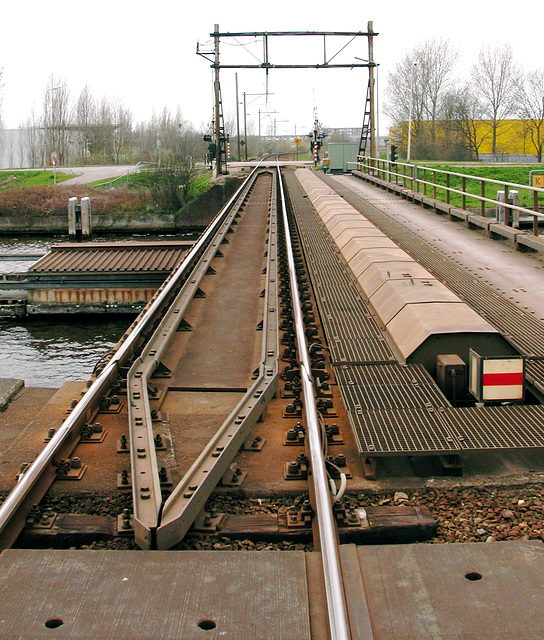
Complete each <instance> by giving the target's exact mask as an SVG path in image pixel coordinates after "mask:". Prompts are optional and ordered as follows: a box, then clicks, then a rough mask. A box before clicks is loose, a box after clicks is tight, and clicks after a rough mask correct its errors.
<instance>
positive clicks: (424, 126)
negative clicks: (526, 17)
mask: <svg viewBox="0 0 544 640" xmlns="http://www.w3.org/2000/svg"><path fill="white" fill-rule="evenodd" d="M458 62H459V53H458V51H456V49H455V48H454V47H453V45H452V44H451V42H450V41H449V40H445V39H443V38H434V39H429V40H426V41H425V42H423V43H421V44H418V45H416V46H415V47H414V48H413V49H412V50H410V51H408V52H407V53H406V54H405V56H404V57H403V58H402V59H401V60H400V61H399V62H398V63H397V65H396V66H395V69H394V70H393V71H392V72H391V73H390V74H389V76H388V82H387V87H386V101H385V105H384V110H385V112H386V113H387V115H388V116H389V117H390V118H391V119H392V120H393V122H394V123H395V124H396V125H402V127H403V128H404V129H405V130H406V132H407V128H408V122H411V123H412V130H411V141H412V144H411V157H412V158H422V159H423V158H425V159H438V158H439V159H451V160H466V159H475V160H477V159H478V157H479V154H480V152H481V148H482V145H483V143H484V142H486V141H487V142H490V143H491V149H492V153H493V155H494V156H497V155H498V154H499V153H500V152H501V149H499V146H498V142H497V141H498V133H499V131H500V129H501V126H502V125H504V124H505V122H506V121H508V120H512V119H519V120H521V121H522V123H523V126H522V129H521V130H520V132H519V133H518V134H517V135H522V136H524V139H526V140H528V141H529V146H530V147H531V151H532V152H533V154H534V155H535V156H536V157H537V160H538V162H541V161H542V152H543V147H544V69H543V68H536V69H531V70H525V69H524V68H523V67H522V66H521V65H520V64H519V63H518V62H517V61H516V59H515V56H514V52H513V50H512V47H511V46H510V45H509V44H494V45H486V46H483V47H482V48H481V49H480V52H479V55H478V60H477V61H476V62H475V63H474V64H472V65H471V68H470V73H469V74H468V77H466V78H463V77H460V76H459V75H458V73H457V68H458ZM406 137H407V136H406V135H403V136H402V139H403V141H405V139H406ZM398 142H400V141H398ZM405 151H406V149H405Z"/></svg>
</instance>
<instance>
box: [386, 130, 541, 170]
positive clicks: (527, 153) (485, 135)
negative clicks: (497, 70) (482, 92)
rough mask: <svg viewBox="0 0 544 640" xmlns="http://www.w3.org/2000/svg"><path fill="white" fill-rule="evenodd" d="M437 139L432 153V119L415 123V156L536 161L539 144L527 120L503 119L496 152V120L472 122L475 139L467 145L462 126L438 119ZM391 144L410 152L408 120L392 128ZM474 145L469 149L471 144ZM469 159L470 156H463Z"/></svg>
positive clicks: (413, 153)
mask: <svg viewBox="0 0 544 640" xmlns="http://www.w3.org/2000/svg"><path fill="white" fill-rule="evenodd" d="M435 129H436V134H435V135H436V142H435V147H436V149H435V150H434V154H433V155H431V153H430V152H432V148H431V138H432V136H431V121H428V120H426V121H423V122H418V123H415V122H413V123H412V142H411V145H412V154H411V155H412V158H416V157H417V158H422V159H424V158H427V159H431V158H432V157H433V156H434V157H440V158H441V159H442V158H443V159H450V160H455V159H457V158H456V157H455V156H456V154H460V153H462V151H464V152H465V155H467V154H468V155H470V156H476V151H475V150H476V148H477V150H478V153H477V155H478V160H481V161H494V162H536V161H537V155H536V149H535V146H534V144H533V142H532V140H531V129H530V126H529V122H528V121H526V120H501V121H500V122H499V123H498V128H497V144H496V152H495V153H493V122H492V121H491V120H476V121H472V122H471V123H470V129H471V132H472V139H473V142H472V144H471V145H468V144H467V141H466V139H464V137H463V134H462V132H461V131H459V125H456V123H455V122H452V121H447V120H439V121H437V122H435ZM389 138H390V142H391V144H396V145H397V146H398V147H399V148H400V152H401V155H403V156H405V155H406V150H407V146H408V122H407V121H404V122H401V123H400V124H398V125H396V126H394V127H391V129H390V130H389ZM469 146H470V147H472V148H468V147H469ZM459 159H467V158H459Z"/></svg>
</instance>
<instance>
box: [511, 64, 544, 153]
mask: <svg viewBox="0 0 544 640" xmlns="http://www.w3.org/2000/svg"><path fill="white" fill-rule="evenodd" d="M516 104H517V107H518V109H519V115H520V117H521V118H523V120H525V125H526V130H527V134H528V137H529V138H530V140H531V142H532V144H533V146H534V148H535V151H536V156H537V161H538V162H542V151H543V149H544V69H535V70H534V71H530V72H529V73H528V74H526V76H525V77H524V78H523V80H522V81H521V82H520V83H519V86H518V91H517V98H516Z"/></svg>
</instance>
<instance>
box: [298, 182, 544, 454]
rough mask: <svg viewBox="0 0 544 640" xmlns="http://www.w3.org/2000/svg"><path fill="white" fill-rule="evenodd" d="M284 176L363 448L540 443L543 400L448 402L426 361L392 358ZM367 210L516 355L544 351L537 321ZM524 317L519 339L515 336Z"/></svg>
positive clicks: (540, 374) (538, 372)
mask: <svg viewBox="0 0 544 640" xmlns="http://www.w3.org/2000/svg"><path fill="white" fill-rule="evenodd" d="M285 180H286V182H287V184H288V187H289V191H290V192H291V194H292V198H291V200H292V202H291V204H292V207H293V210H294V212H295V215H296V221H297V226H298V230H299V233H300V236H301V240H302V245H303V248H304V252H305V255H306V260H307V262H308V265H309V267H310V278H311V280H312V284H313V287H314V292H315V295H316V300H317V304H318V308H319V313H320V316H321V320H322V323H323V327H324V331H325V335H326V337H327V342H328V345H329V349H330V352H331V361H332V363H333V366H334V369H335V376H336V380H337V383H338V385H339V387H340V390H341V393H342V397H343V398H344V402H345V404H346V408H347V410H348V414H349V418H350V421H351V423H352V428H353V431H354V433H355V436H356V439H357V442H358V446H359V451H360V453H361V454H362V455H364V456H367V457H381V456H391V455H404V456H406V455H425V454H434V455H438V454H460V453H462V452H463V451H478V450H480V451H485V450H498V449H503V450H504V449H510V450H512V449H527V448H544V406H542V405H534V406H504V407H485V408H482V409H476V408H465V409H458V408H454V407H451V405H450V404H449V402H448V400H447V399H446V397H445V396H444V395H443V394H442V392H441V391H440V389H439V387H438V386H437V385H436V383H435V382H434V380H433V379H432V378H431V377H430V375H429V374H428V373H427V371H426V370H425V368H424V367H423V366H421V365H408V366H407V365H401V364H399V363H398V362H396V361H395V358H394V356H393V354H392V352H391V351H390V349H389V347H388V345H387V343H386V341H385V339H384V336H383V333H382V331H381V329H380V327H379V326H378V325H377V323H376V322H375V320H374V318H373V317H372V315H371V314H370V312H369V311H368V309H367V307H366V306H365V304H364V301H363V299H362V295H361V292H360V290H359V288H358V286H357V284H356V283H355V281H354V279H353V276H352V274H351V272H350V271H349V269H348V268H347V266H346V265H345V263H344V262H343V261H342V260H341V259H340V257H339V252H338V250H337V248H336V245H335V244H334V241H333V240H332V238H331V237H330V236H329V234H328V232H327V231H326V229H325V227H324V226H323V224H322V223H321V221H320V219H319V218H318V216H317V215H316V214H315V211H314V209H313V207H312V206H311V203H310V202H309V201H308V199H307V198H303V192H302V188H301V187H300V184H299V183H298V180H297V179H296V177H295V176H294V175H293V174H290V173H287V174H286V175H285ZM333 188H335V189H336V190H337V191H338V192H339V193H340V194H341V195H342V196H344V198H345V200H346V201H348V202H350V204H352V205H353V206H356V205H357V204H359V206H360V204H361V200H360V198H358V197H357V196H356V195H355V194H353V193H352V192H350V191H349V190H348V189H347V188H342V187H341V186H340V185H338V183H336V182H335V183H334V186H333ZM357 201H358V202H357ZM367 206H368V208H370V209H371V211H370V212H368V211H367ZM364 215H365V216H367V217H368V219H369V220H371V221H372V222H374V223H375V224H376V225H377V226H378V227H380V228H381V229H382V231H384V232H385V233H387V235H389V236H390V237H391V238H392V239H393V240H394V241H395V242H397V243H398V244H399V245H400V246H401V247H402V248H403V249H405V250H406V251H407V252H408V253H411V254H412V256H413V257H414V258H417V260H418V261H420V262H421V263H422V264H423V265H424V266H425V267H426V268H427V269H428V270H429V271H431V272H432V273H434V275H436V277H438V278H439V279H443V280H446V281H447V282H448V284H449V285H450V287H451V288H452V289H453V290H454V291H455V292H456V293H457V294H458V295H459V296H460V297H462V298H463V299H464V300H465V301H466V302H467V303H468V304H470V305H471V306H473V307H474V308H475V309H476V311H478V312H479V313H480V315H482V316H484V317H485V318H486V319H487V320H488V321H489V322H491V323H492V324H495V326H496V327H497V328H498V329H499V330H500V331H504V332H505V333H506V336H505V337H506V338H507V339H509V340H510V341H511V342H512V344H513V345H514V346H515V347H516V348H518V349H519V350H520V351H521V352H522V353H526V354H528V355H532V356H533V357H534V356H537V357H544V325H542V323H540V322H539V321H538V320H536V319H535V318H533V317H532V316H531V315H529V314H526V313H524V312H523V311H521V310H520V309H518V307H516V306H515V305H513V304H512V303H510V302H509V301H508V300H506V299H505V298H503V297H502V296H500V295H499V294H497V293H496V292H495V291H494V290H493V289H491V288H490V287H488V286H487V285H485V284H484V283H481V282H480V281H479V280H476V279H475V278H473V277H472V276H470V274H468V273H467V272H465V271H463V270H462V269H460V268H459V267H458V266H457V265H455V264H454V263H453V262H452V261H451V260H448V259H447V258H445V257H444V256H443V255H442V254H440V253H438V252H436V251H435V250H434V249H432V248H430V247H429V246H427V245H426V244H425V243H424V242H422V241H421V240H420V239H419V238H417V237H416V236H415V235H414V234H412V233H411V232H409V231H406V230H405V229H403V228H402V227H400V225H398V224H397V223H396V222H395V221H392V220H390V219H389V218H388V217H387V216H386V215H385V214H383V213H382V212H380V211H378V210H376V209H375V208H374V207H372V206H371V205H367V204H366V203H365V211H364ZM520 322H521V323H522V324H521V326H522V336H521V337H518V335H517V334H518V331H519V326H520ZM527 373H528V378H529V380H531V376H532V377H533V378H536V379H538V380H542V381H544V360H534V359H533V360H528V362H527ZM543 388H544V384H543Z"/></svg>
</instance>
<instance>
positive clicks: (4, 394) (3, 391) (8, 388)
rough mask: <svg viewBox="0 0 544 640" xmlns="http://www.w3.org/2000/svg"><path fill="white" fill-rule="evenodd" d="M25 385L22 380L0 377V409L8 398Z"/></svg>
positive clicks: (1, 409) (5, 404)
mask: <svg viewBox="0 0 544 640" xmlns="http://www.w3.org/2000/svg"><path fill="white" fill-rule="evenodd" d="M24 386H25V381H24V380H17V379H16V378H2V379H0V411H4V410H5V408H6V407H7V406H8V404H9V402H10V400H11V399H12V398H13V397H14V396H15V395H16V394H17V393H18V392H19V391H20V390H21V389H22V388H23V387H24Z"/></svg>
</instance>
